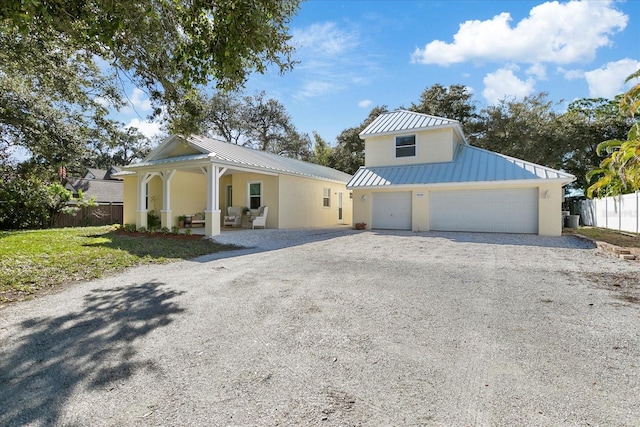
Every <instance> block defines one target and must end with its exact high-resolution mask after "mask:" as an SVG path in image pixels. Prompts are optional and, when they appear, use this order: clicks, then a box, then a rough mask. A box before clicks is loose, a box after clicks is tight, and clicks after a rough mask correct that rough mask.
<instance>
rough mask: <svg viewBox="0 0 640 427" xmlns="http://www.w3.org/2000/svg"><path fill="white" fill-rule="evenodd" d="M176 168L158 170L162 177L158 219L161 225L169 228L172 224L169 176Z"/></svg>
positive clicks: (171, 175)
mask: <svg viewBox="0 0 640 427" xmlns="http://www.w3.org/2000/svg"><path fill="white" fill-rule="evenodd" d="M175 173H176V170H175V169H173V170H166V171H162V172H160V178H162V210H161V211H160V221H161V223H160V224H161V226H162V227H167V228H171V227H172V225H173V215H171V178H172V177H173V174H175Z"/></svg>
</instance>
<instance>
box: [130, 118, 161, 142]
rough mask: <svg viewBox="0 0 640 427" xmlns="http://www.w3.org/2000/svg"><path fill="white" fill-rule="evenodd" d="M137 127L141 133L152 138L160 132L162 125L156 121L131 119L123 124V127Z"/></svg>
mask: <svg viewBox="0 0 640 427" xmlns="http://www.w3.org/2000/svg"><path fill="white" fill-rule="evenodd" d="M131 127H134V128H138V130H139V131H140V133H141V134H143V135H144V136H146V137H147V138H153V137H154V136H156V135H158V134H159V133H162V125H161V124H160V123H156V122H148V121H146V120H144V121H143V120H140V119H131V121H130V122H129V123H128V124H127V125H125V128H131Z"/></svg>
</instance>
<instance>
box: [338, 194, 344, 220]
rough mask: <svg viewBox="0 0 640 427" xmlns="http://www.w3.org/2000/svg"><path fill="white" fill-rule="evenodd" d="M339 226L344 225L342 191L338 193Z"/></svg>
mask: <svg viewBox="0 0 640 427" xmlns="http://www.w3.org/2000/svg"><path fill="white" fill-rule="evenodd" d="M338 224H344V219H343V218H342V191H338Z"/></svg>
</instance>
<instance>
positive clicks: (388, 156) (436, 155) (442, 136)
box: [364, 128, 459, 167]
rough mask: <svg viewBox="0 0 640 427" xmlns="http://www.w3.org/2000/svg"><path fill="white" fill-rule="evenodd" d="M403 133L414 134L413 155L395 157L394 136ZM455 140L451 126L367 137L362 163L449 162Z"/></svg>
mask: <svg viewBox="0 0 640 427" xmlns="http://www.w3.org/2000/svg"><path fill="white" fill-rule="evenodd" d="M403 135H416V155H415V157H398V158H396V136H403ZM457 140H459V138H458V137H457V136H455V135H454V132H453V129H451V128H444V129H433V130H427V131H421V132H417V133H416V132H408V133H402V134H394V135H382V136H372V137H367V139H366V140H365V151H364V153H365V154H364V164H365V166H367V167H369V166H394V165H411V164H420V163H438V162H450V161H451V160H452V159H453V152H454V148H455V146H456V142H455V141H457Z"/></svg>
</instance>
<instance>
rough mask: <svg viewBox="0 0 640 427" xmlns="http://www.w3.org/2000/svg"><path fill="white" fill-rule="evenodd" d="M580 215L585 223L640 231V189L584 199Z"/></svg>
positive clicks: (620, 229)
mask: <svg viewBox="0 0 640 427" xmlns="http://www.w3.org/2000/svg"><path fill="white" fill-rule="evenodd" d="M580 216H581V217H582V222H583V223H584V225H590V226H592V227H601V228H609V229H612V230H619V231H629V232H631V233H640V191H636V192H635V193H631V194H624V195H622V196H615V197H604V198H602V199H592V200H583V201H582V203H581V204H580Z"/></svg>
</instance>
